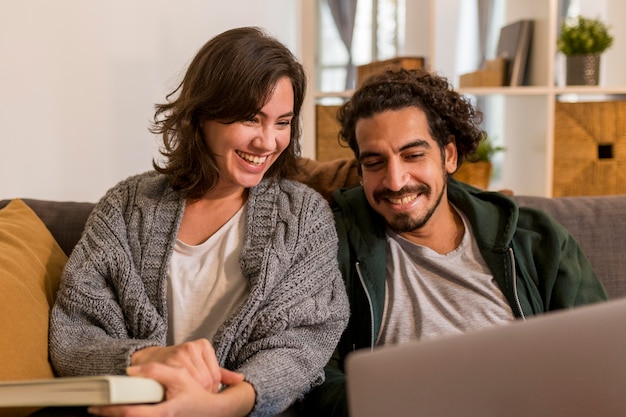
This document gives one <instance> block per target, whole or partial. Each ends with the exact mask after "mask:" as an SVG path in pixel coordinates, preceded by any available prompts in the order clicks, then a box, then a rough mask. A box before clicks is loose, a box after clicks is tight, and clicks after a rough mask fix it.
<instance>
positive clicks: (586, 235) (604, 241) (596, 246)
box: [0, 195, 626, 298]
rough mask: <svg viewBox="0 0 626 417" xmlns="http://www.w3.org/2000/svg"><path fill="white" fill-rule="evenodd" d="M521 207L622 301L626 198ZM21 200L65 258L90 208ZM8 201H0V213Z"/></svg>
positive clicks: (537, 200) (525, 199)
mask: <svg viewBox="0 0 626 417" xmlns="http://www.w3.org/2000/svg"><path fill="white" fill-rule="evenodd" d="M513 198H514V200H515V201H517V202H518V203H519V204H520V205H522V206H528V207H534V208H538V209H541V210H544V211H546V212H548V213H549V214H551V215H552V216H553V217H554V218H555V219H556V220H557V221H558V222H559V223H561V224H562V225H563V226H565V228H566V229H568V230H569V232H570V233H571V234H572V236H574V238H575V239H576V240H577V241H578V243H579V244H580V246H581V248H582V250H583V252H584V253H585V255H586V256H587V258H588V259H589V261H590V262H591V265H592V266H593V268H594V270H595V272H596V274H597V275H598V277H599V278H600V280H601V281H602V283H603V285H604V286H605V288H606V290H607V292H608V293H609V296H610V297H611V298H619V297H626V195H611V196H593V197H557V198H545V197H531V196H515V197H513ZM24 201H25V202H26V203H27V204H28V205H29V206H30V207H31V208H32V209H33V210H34V211H35V212H36V213H37V215H39V217H40V218H41V219H42V220H43V222H44V223H45V224H46V226H47V227H48V229H50V231H51V232H52V235H53V236H54V237H55V238H56V239H57V242H59V246H61V248H62V249H63V250H64V251H65V253H66V254H69V253H70V252H71V250H72V248H73V247H74V245H75V244H76V242H77V241H78V239H79V238H80V235H81V233H82V230H83V227H84V225H85V221H86V220H87V217H88V216H89V213H91V210H92V209H93V206H94V204H93V203H77V202H56V201H43V200H34V199H24ZM7 203H8V200H3V201H0V208H2V207H4V206H5V205H6V204H7Z"/></svg>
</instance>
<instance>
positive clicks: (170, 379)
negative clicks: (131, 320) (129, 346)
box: [88, 362, 256, 417]
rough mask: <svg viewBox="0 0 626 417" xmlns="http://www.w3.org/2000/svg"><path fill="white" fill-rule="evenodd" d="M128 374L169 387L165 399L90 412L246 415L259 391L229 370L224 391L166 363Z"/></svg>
mask: <svg viewBox="0 0 626 417" xmlns="http://www.w3.org/2000/svg"><path fill="white" fill-rule="evenodd" d="M127 372H128V374H129V375H134V376H143V377H147V378H152V379H154V380H156V381H158V382H160V383H161V384H162V385H163V386H164V387H165V401H164V402H162V403H158V404H151V405H112V406H97V407H89V410H88V411H89V412H90V413H91V414H94V415H98V416H105V417H149V416H150V417H158V416H181V417H194V416H208V415H210V416H217V417H219V416H246V415H248V414H249V413H250V411H252V407H253V406H254V402H255V396H256V394H255V392H254V388H253V387H252V385H250V384H249V383H248V382H246V381H244V380H243V378H244V377H243V375H242V374H238V373H235V372H229V373H228V374H227V377H226V378H225V379H223V383H224V385H228V387H227V388H225V389H224V390H223V391H221V392H219V393H213V392H210V391H207V390H205V389H204V388H203V387H202V385H200V384H199V383H198V381H197V380H196V379H195V378H194V377H193V376H191V374H190V373H189V371H188V370H187V368H183V367H172V366H168V365H164V364H162V363H155V362H152V363H149V364H147V365H142V366H131V367H129V368H128V371H127Z"/></svg>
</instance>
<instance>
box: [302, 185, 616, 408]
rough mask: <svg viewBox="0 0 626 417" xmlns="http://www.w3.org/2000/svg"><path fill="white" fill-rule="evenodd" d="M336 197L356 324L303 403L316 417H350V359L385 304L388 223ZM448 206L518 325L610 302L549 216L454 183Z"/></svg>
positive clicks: (355, 195)
mask: <svg viewBox="0 0 626 417" xmlns="http://www.w3.org/2000/svg"><path fill="white" fill-rule="evenodd" d="M333 197H334V200H335V207H334V215H335V222H336V227H337V232H338V235H339V254H338V256H339V265H340V268H341V272H342V275H343V278H344V280H345V284H346V289H347V292H348V297H349V299H350V306H351V318H350V322H349V324H348V328H347V329H346V331H345V332H344V334H343V336H342V339H341V341H340V343H339V345H338V347H337V349H336V351H335V354H334V355H333V358H332V359H331V360H330V362H329V363H328V365H327V366H326V381H325V383H324V384H323V385H321V386H319V387H317V388H315V389H314V390H313V391H312V392H311V393H310V394H309V395H308V397H307V399H306V401H305V404H304V408H305V410H306V414H308V415H311V416H347V415H348V414H347V404H346V389H345V377H344V373H343V372H344V360H345V358H346V356H347V355H348V354H349V353H350V352H352V351H354V350H357V349H363V348H372V347H373V346H374V343H375V340H376V337H377V335H378V332H379V330H380V326H381V323H382V319H383V309H384V303H385V279H386V255H387V247H386V240H385V228H386V226H385V221H384V219H383V218H382V217H381V216H380V215H379V214H378V213H376V212H375V211H374V210H373V209H372V208H371V206H370V205H369V204H368V202H367V200H366V198H365V194H364V192H363V188H362V187H355V188H351V189H344V190H337V191H336V192H335V194H334V196H333ZM448 199H449V201H450V202H451V203H452V204H453V205H454V206H456V207H457V208H458V209H459V210H461V211H462V212H463V213H464V214H465V215H466V216H467V218H468V219H469V222H470V224H471V225H472V229H473V231H474V234H475V238H476V240H477V242H478V245H479V247H480V251H481V254H482V256H483V258H484V259H485V262H486V263H487V265H488V266H489V269H490V270H491V272H492V274H493V276H494V277H495V280H496V282H497V283H498V285H499V286H500V289H501V290H502V292H503V293H504V295H505V297H506V299H507V301H508V302H509V304H510V306H511V308H512V310H513V313H514V314H515V316H516V317H517V318H518V319H524V318H526V317H529V316H532V315H535V314H541V313H544V312H547V311H551V310H558V309H562V308H571V307H575V306H578V305H583V304H589V303H594V302H599V301H605V300H606V299H607V295H606V292H605V290H604V288H603V287H602V284H601V283H600V281H599V280H598V278H597V276H596V274H595V273H594V272H593V270H592V268H591V265H590V263H589V261H588V260H587V258H586V257H585V255H584V254H583V252H582V250H581V249H580V247H579V246H578V244H577V243H576V241H575V240H574V238H573V237H572V236H571V235H570V234H569V232H567V231H566V229H565V228H564V227H563V226H561V225H560V224H559V223H557V222H556V221H555V220H554V219H553V218H552V217H550V216H548V215H547V214H546V213H544V212H542V211H539V210H535V209H532V208H526V207H519V206H518V205H517V204H516V203H515V202H514V201H513V200H512V199H510V198H508V197H506V196H504V195H503V194H501V193H496V192H485V191H481V190H478V189H476V188H473V187H471V186H468V185H465V184H463V183H461V182H458V181H456V180H454V179H451V180H450V182H449V183H448Z"/></svg>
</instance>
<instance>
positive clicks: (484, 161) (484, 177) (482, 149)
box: [454, 136, 504, 190]
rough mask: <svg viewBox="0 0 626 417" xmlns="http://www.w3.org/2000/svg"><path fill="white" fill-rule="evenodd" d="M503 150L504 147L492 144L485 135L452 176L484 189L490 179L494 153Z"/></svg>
mask: <svg viewBox="0 0 626 417" xmlns="http://www.w3.org/2000/svg"><path fill="white" fill-rule="evenodd" d="M503 150H504V147H502V146H498V145H494V143H493V142H492V140H491V138H489V136H485V138H484V139H483V140H482V141H481V142H480V143H479V144H478V147H477V148H476V151H475V152H474V153H472V154H470V155H468V156H467V157H466V158H465V161H464V162H463V164H461V167H460V168H459V169H458V170H457V171H456V172H455V173H454V178H456V179H457V180H459V181H463V182H465V183H468V184H470V185H473V186H474V187H477V188H481V189H483V190H486V189H487V187H489V180H490V179H491V170H492V162H491V160H492V158H493V156H494V155H495V154H496V153H498V152H501V151H503Z"/></svg>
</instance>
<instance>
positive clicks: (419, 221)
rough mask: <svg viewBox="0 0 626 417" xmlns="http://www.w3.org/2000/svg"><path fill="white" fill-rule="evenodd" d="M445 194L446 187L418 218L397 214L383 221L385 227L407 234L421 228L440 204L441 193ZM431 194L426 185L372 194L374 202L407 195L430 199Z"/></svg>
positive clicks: (406, 214)
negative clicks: (385, 224) (385, 223)
mask: <svg viewBox="0 0 626 417" xmlns="http://www.w3.org/2000/svg"><path fill="white" fill-rule="evenodd" d="M445 192H446V187H443V188H442V189H441V193H439V195H438V196H437V200H436V201H435V203H434V204H433V205H432V206H431V207H430V208H429V209H428V211H427V212H426V214H424V215H423V216H421V217H419V218H412V217H411V215H410V214H409V213H398V214H395V215H394V216H393V218H388V219H385V220H386V221H387V226H388V227H389V228H390V229H391V230H393V231H394V232H396V233H407V232H411V231H413V230H417V229H420V228H422V227H423V226H424V225H425V224H426V223H428V220H430V218H431V217H432V215H433V213H434V212H435V210H436V209H437V207H439V204H440V203H441V199H442V198H443V193H445ZM431 193H432V190H431V188H430V187H429V186H428V185H426V184H421V185H417V186H411V187H405V188H402V189H401V190H400V191H397V192H394V191H389V190H380V191H377V192H375V193H374V198H375V199H376V200H379V201H380V200H381V199H387V198H389V197H391V198H398V197H400V196H403V195H407V194H418V195H423V196H424V197H426V198H428V197H430V195H431Z"/></svg>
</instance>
